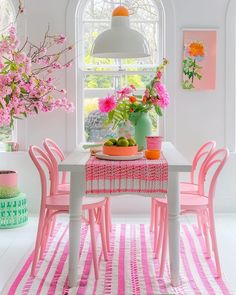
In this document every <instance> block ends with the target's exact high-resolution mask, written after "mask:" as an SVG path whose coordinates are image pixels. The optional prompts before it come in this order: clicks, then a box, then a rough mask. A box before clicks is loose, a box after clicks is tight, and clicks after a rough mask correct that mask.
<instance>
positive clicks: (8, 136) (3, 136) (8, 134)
mask: <svg viewBox="0 0 236 295" xmlns="http://www.w3.org/2000/svg"><path fill="white" fill-rule="evenodd" d="M11 140H12V129H11V128H10V127H0V142H6V141H11Z"/></svg>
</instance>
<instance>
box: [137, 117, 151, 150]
mask: <svg viewBox="0 0 236 295" xmlns="http://www.w3.org/2000/svg"><path fill="white" fill-rule="evenodd" d="M134 126H135V139H136V141H137V144H138V148H139V150H142V149H146V147H147V146H146V136H150V135H152V121H151V118H150V117H149V114H148V113H146V112H141V113H140V114H138V116H137V119H136V122H135V124H134Z"/></svg>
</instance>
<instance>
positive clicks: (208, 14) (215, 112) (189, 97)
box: [0, 0, 236, 213]
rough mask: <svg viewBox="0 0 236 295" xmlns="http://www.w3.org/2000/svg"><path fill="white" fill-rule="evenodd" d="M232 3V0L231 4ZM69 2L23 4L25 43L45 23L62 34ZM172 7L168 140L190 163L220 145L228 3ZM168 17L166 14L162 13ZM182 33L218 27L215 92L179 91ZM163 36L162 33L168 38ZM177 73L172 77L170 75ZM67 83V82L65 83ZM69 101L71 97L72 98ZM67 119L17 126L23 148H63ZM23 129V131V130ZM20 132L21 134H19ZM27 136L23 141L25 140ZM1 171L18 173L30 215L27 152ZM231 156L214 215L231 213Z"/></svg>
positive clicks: (31, 177)
mask: <svg viewBox="0 0 236 295" xmlns="http://www.w3.org/2000/svg"><path fill="white" fill-rule="evenodd" d="M231 1H235V0H231ZM69 2H70V1H69V0H68V1H58V0H50V1H46V0H41V1H32V0H27V1H26V15H25V20H26V28H27V30H26V31H27V34H28V36H29V38H30V39H33V40H34V41H40V40H41V39H42V36H43V33H44V32H45V30H46V28H47V26H48V24H50V28H51V31H52V33H65V31H66V19H65V18H66V7H67V5H68V3H69ZM163 2H164V3H165V2H166V3H168V5H169V6H171V5H172V9H173V10H172V13H173V16H172V17H171V20H169V21H168V24H167V25H168V28H167V29H168V32H171V35H170V34H169V35H168V38H167V44H166V52H167V56H166V57H167V58H168V59H169V60H170V67H169V73H168V75H167V77H168V81H167V85H168V86H169V85H170V86H169V87H171V99H172V108H170V110H169V111H168V113H167V137H168V139H169V140H172V141H174V142H176V144H177V147H178V148H179V149H180V150H181V152H182V153H183V154H184V155H185V156H186V157H187V158H188V159H189V160H191V158H192V156H193V154H194V152H195V151H196V150H197V148H198V147H199V146H200V145H201V144H202V143H204V142H205V141H206V140H209V139H212V140H216V142H217V145H218V147H220V146H224V144H225V129H224V128H225V90H226V89H225V85H226V83H225V60H226V59H225V35H226V32H225V22H226V9H227V4H228V0H198V1H197V2H196V1H195V0H188V1H186V0H173V1H171V0H168V1H167V0H165V1H163ZM167 15H168V13H167ZM183 28H217V30H218V35H217V39H218V40H217V44H218V47H217V83H216V89H215V90H214V91H187V90H182V89H181V87H180V81H181V57H182V29H183ZM168 32H167V33H168ZM173 69H176V72H173ZM59 81H60V83H61V85H62V87H66V78H65V75H61V76H60V77H59ZM70 84H71V83H70ZM72 96H73V95H72ZM73 98H74V97H71V99H73ZM67 122H68V118H67V115H66V114H65V113H63V112H54V113H50V114H42V115H39V116H36V117H34V118H30V119H28V122H27V124H25V123H21V125H23V127H20V128H19V129H20V130H21V134H23V139H24V140H23V141H22V138H21V142H25V144H26V145H29V144H37V145H39V144H41V142H42V139H43V138H44V137H46V136H47V137H51V138H53V139H54V140H55V141H57V142H58V143H59V144H60V145H61V146H62V148H63V149H66V147H67V142H66V141H67V139H68V137H70V135H71V137H73V136H74V132H73V130H71V131H70V132H69V134H68V132H67ZM25 125H27V126H25ZM22 130H23V131H22ZM25 134H27V137H25ZM0 163H1V164H0V165H1V169H2V168H11V169H14V168H15V169H16V170H18V172H19V185H20V187H21V188H22V190H24V191H25V192H26V193H27V195H28V198H29V204H30V209H31V211H36V210H37V208H38V199H39V181H38V179H36V175H37V174H36V171H35V169H34V168H33V165H32V164H31V163H30V160H29V157H28V155H27V153H20V154H14V155H13V154H7V155H6V154H2V153H1V154H0ZM235 167H236V156H235V154H231V156H230V160H229V162H228V164H227V166H226V167H225V169H224V171H223V173H222V176H221V177H220V181H219V185H218V189H217V200H216V206H217V210H220V211H235V210H236V185H234V178H233V175H236V173H235V172H236V168H235ZM148 203H149V202H147V200H146V199H145V200H144V199H138V200H135V206H133V200H132V198H129V199H127V200H126V201H125V208H126V209H124V208H123V204H124V203H123V201H122V202H121V201H120V200H119V199H117V200H114V201H113V208H114V211H115V212H117V213H122V212H125V211H124V210H126V212H131V213H135V212H139V213H142V212H145V211H146V210H147V208H148V205H149V204H148Z"/></svg>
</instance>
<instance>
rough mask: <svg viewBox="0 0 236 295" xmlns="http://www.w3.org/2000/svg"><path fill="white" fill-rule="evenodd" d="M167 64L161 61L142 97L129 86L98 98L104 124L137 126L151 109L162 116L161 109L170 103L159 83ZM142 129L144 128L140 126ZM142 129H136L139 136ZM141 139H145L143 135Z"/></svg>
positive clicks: (136, 135) (165, 91) (165, 60)
mask: <svg viewBox="0 0 236 295" xmlns="http://www.w3.org/2000/svg"><path fill="white" fill-rule="evenodd" d="M167 64H168V61H167V59H163V62H162V64H161V65H159V66H158V67H157V69H156V75H155V77H154V78H153V79H152V80H151V81H150V83H149V84H148V85H146V89H145V92H144V95H143V96H139V95H135V90H136V89H135V87H134V86H133V85H130V86H128V87H125V88H123V89H121V90H118V91H116V92H115V93H114V94H113V95H108V96H107V97H105V98H100V99H99V110H100V112H101V113H107V115H108V117H107V120H106V121H105V124H113V129H116V128H117V126H118V125H119V124H120V123H121V122H124V121H131V122H132V124H133V125H135V126H138V122H139V120H140V118H141V116H142V115H143V114H147V113H148V112H149V111H151V110H152V109H154V110H155V112H156V114H157V115H158V116H162V109H165V108H166V107H167V106H168V105H169V102H170V99H169V94H168V91H167V89H166V87H165V85H164V84H163V83H162V82H161V78H162V75H163V71H164V69H165V67H166V65H167ZM150 124H151V123H150ZM142 127H143V128H144V127H145V126H144V125H143V124H142ZM142 127H141V126H140V127H137V129H139V130H138V132H139V134H141V133H142V130H141V129H142ZM148 129H149V130H144V133H150V132H151V127H150V128H148ZM138 132H135V137H136V140H137V142H138V144H139V139H138V138H137V137H138V134H136V133H138ZM146 135H151V134H146ZM142 137H144V138H145V135H144V136H142ZM141 145H142V143H140V144H139V146H141Z"/></svg>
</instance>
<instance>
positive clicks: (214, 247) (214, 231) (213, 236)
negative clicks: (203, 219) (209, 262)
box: [209, 210, 221, 278]
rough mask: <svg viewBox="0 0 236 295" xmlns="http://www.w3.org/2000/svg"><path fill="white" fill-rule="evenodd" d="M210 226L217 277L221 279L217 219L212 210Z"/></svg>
mask: <svg viewBox="0 0 236 295" xmlns="http://www.w3.org/2000/svg"><path fill="white" fill-rule="evenodd" d="M209 224H210V234H211V241H212V248H213V251H214V256H215V262H216V271H217V277H219V278H220V277H221V267H220V258H219V253H218V247H217V239H216V230H215V219H214V213H213V212H212V210H210V212H209Z"/></svg>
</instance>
